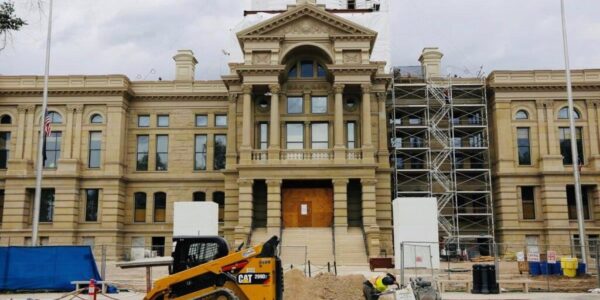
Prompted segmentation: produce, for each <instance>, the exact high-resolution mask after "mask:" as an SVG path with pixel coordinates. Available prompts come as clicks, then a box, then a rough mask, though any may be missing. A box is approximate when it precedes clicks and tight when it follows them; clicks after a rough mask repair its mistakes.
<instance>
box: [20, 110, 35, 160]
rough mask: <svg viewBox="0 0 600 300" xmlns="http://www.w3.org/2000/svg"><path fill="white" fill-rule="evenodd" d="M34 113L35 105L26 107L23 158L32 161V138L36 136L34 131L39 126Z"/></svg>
mask: <svg viewBox="0 0 600 300" xmlns="http://www.w3.org/2000/svg"><path fill="white" fill-rule="evenodd" d="M35 115H36V108H35V106H32V107H30V108H29V109H27V114H25V148H24V155H23V158H25V159H26V160H29V161H33V155H34V154H33V153H34V152H33V140H34V139H35V137H36V134H35V133H36V132H37V130H38V127H39V123H38V122H37V121H36V120H35Z"/></svg>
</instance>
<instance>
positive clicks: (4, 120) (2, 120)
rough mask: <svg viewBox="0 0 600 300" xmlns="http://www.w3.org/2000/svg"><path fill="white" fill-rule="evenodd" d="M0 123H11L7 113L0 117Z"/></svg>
mask: <svg viewBox="0 0 600 300" xmlns="http://www.w3.org/2000/svg"><path fill="white" fill-rule="evenodd" d="M0 124H12V118H11V117H10V116H9V115H3V116H2V117H0Z"/></svg>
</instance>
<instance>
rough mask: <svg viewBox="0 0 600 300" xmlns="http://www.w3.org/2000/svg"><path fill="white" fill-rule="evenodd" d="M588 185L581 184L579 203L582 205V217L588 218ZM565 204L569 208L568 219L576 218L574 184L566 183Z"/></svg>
mask: <svg viewBox="0 0 600 300" xmlns="http://www.w3.org/2000/svg"><path fill="white" fill-rule="evenodd" d="M590 188H591V187H590V186H585V185H582V186H581V204H582V205H583V218H584V219H585V220H589V219H590V205H589V203H590V201H589V199H588V196H589V194H590V193H589V190H590ZM567 205H568V210H569V220H577V204H576V201H575V186H573V185H567Z"/></svg>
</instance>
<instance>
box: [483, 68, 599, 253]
mask: <svg viewBox="0 0 600 300" xmlns="http://www.w3.org/2000/svg"><path fill="white" fill-rule="evenodd" d="M572 77H573V92H574V94H573V98H574V102H575V109H576V111H577V112H578V115H579V119H577V120H576V125H575V126H576V127H578V128H581V131H582V146H583V147H582V150H583V163H582V166H581V183H582V185H583V188H584V190H587V203H588V204H587V207H586V208H585V209H586V210H587V211H588V213H589V218H588V220H586V221H585V227H586V234H587V235H588V236H590V237H592V238H596V239H597V237H598V235H599V234H600V202H599V194H598V183H599V182H600V177H599V174H600V153H599V136H598V132H599V130H600V128H599V127H598V126H599V124H600V123H599V121H598V120H599V117H600V106H599V105H600V70H593V69H589V70H573V71H572ZM488 86H489V88H488V89H489V90H490V91H491V97H490V102H489V103H490V104H489V106H490V110H489V111H490V116H491V128H490V131H491V138H492V140H491V142H492V147H491V152H492V163H493V183H494V185H493V190H494V197H493V198H494V213H495V222H496V223H495V225H496V226H495V227H496V238H497V241H499V242H501V243H506V244H511V245H513V246H514V247H513V248H516V249H519V248H520V249H523V248H522V247H523V245H525V244H526V243H527V242H529V243H530V244H533V243H538V244H539V245H547V244H549V245H555V246H554V248H555V249H556V248H560V249H562V251H565V252H567V251H569V250H570V249H569V247H568V246H569V245H571V243H572V239H573V238H574V236H575V235H576V234H577V222H576V218H573V212H574V211H573V209H574V207H573V205H574V202H573V201H571V209H569V205H568V202H569V200H568V199H567V198H568V197H567V185H573V184H574V180H573V167H572V166H571V164H570V163H569V162H563V154H566V153H561V143H560V135H561V130H566V128H568V126H569V121H568V119H567V118H565V115H564V113H565V107H567V99H566V95H567V93H566V88H565V73H564V71H559V70H556V71H549V70H548V71H546V70H539V71H494V72H492V73H491V74H490V76H489V77H488ZM561 111H562V115H561ZM561 128H565V129H561ZM519 129H521V130H522V132H527V130H528V131H529V139H528V140H529V146H528V148H529V149H530V150H529V153H530V162H527V159H526V157H525V158H524V159H521V160H522V161H521V160H520V159H519V144H518V143H517V138H518V137H517V131H518V130H519ZM526 140H527V139H521V143H520V145H521V149H522V150H523V151H525V152H526V149H527V142H526ZM566 141H567V144H568V141H569V140H568V139H567V140H566ZM567 144H563V145H565V146H566V145H567ZM568 145H569V146H570V144H568ZM567 156H568V155H567ZM523 187H526V188H527V187H532V191H533V204H531V202H529V203H527V200H529V198H531V197H530V196H529V195H528V193H522V189H523ZM524 199H525V202H524ZM532 210H533V211H534V213H533V214H532V212H531V211H532ZM570 210H571V213H569V211H570ZM569 214H571V217H569ZM519 245H520V246H519ZM558 245H560V246H563V247H557V246H558ZM509 248H510V247H509Z"/></svg>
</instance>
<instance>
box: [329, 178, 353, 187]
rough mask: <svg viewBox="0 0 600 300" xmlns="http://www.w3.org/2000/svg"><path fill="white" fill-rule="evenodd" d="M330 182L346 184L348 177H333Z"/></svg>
mask: <svg viewBox="0 0 600 300" xmlns="http://www.w3.org/2000/svg"><path fill="white" fill-rule="evenodd" d="M331 182H332V183H333V185H347V184H348V182H350V180H349V179H348V178H334V179H333V180H331Z"/></svg>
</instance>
